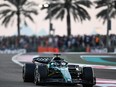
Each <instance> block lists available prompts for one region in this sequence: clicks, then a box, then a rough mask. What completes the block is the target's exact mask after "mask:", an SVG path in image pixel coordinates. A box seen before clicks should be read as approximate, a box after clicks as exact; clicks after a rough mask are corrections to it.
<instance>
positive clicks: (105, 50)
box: [91, 48, 108, 53]
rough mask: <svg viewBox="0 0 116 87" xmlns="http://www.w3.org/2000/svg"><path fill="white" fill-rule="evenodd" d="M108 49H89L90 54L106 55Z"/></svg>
mask: <svg viewBox="0 0 116 87" xmlns="http://www.w3.org/2000/svg"><path fill="white" fill-rule="evenodd" d="M107 52H108V49H107V48H102V49H99V48H91V53H107Z"/></svg>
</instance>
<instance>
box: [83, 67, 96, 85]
mask: <svg viewBox="0 0 116 87" xmlns="http://www.w3.org/2000/svg"><path fill="white" fill-rule="evenodd" d="M82 80H83V87H93V85H94V73H93V69H92V68H91V67H83V70H82Z"/></svg>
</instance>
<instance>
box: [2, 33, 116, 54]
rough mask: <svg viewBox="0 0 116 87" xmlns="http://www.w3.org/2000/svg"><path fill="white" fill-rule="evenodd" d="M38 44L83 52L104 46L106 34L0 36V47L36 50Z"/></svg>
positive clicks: (115, 41)
mask: <svg viewBox="0 0 116 87" xmlns="http://www.w3.org/2000/svg"><path fill="white" fill-rule="evenodd" d="M39 46H44V47H57V48H59V49H60V51H61V52H68V51H71V52H84V51H86V48H87V47H89V48H105V47H106V46H107V44H106V35H77V36H69V37H67V36H58V35H56V36H52V35H51V36H38V37H36V36H21V37H20V39H18V38H17V36H11V37H2V36H1V37H0V49H1V50H4V49H18V48H25V49H27V50H28V51H37V48H38V47H39ZM109 47H110V48H115V47H116V35H113V34H112V35H110V36H109Z"/></svg>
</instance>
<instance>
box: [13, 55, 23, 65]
mask: <svg viewBox="0 0 116 87" xmlns="http://www.w3.org/2000/svg"><path fill="white" fill-rule="evenodd" d="M22 54H24V53H19V54H17V55H15V56H13V57H12V61H13V62H14V63H16V64H18V65H19V66H21V67H23V64H22V63H20V62H19V61H18V60H17V57H19V56H20V55H22Z"/></svg>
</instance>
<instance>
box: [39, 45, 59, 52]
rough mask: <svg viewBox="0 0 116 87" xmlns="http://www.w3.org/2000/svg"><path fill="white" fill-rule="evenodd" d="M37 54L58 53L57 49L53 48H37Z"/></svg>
mask: <svg viewBox="0 0 116 87" xmlns="http://www.w3.org/2000/svg"><path fill="white" fill-rule="evenodd" d="M38 52H59V49H58V48H54V47H42V46H39V47H38Z"/></svg>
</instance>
